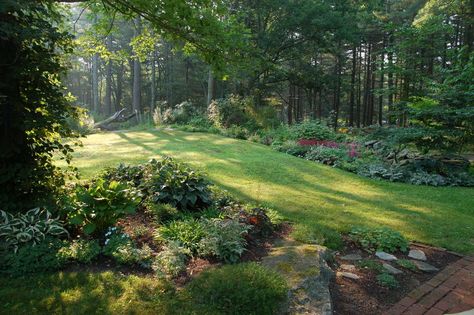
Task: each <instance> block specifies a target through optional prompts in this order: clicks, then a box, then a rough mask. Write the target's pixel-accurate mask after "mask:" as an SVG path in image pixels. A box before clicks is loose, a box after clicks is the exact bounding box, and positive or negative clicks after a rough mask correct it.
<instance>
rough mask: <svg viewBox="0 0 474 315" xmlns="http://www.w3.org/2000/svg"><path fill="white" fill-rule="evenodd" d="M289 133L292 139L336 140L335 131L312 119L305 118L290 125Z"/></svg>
mask: <svg viewBox="0 0 474 315" xmlns="http://www.w3.org/2000/svg"><path fill="white" fill-rule="evenodd" d="M290 130H291V131H290V135H291V138H292V139H293V140H300V139H317V140H336V137H337V136H336V133H335V132H334V131H333V130H332V129H331V128H329V127H328V126H326V125H324V124H322V123H320V122H318V121H314V120H307V121H304V122H302V123H299V124H295V125H293V126H291V129H290Z"/></svg>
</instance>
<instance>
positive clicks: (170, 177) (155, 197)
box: [143, 157, 212, 211]
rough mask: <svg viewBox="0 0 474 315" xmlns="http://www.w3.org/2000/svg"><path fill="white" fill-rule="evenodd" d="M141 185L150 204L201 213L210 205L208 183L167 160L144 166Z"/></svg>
mask: <svg viewBox="0 0 474 315" xmlns="http://www.w3.org/2000/svg"><path fill="white" fill-rule="evenodd" d="M143 186H144V188H145V191H146V193H147V194H148V195H149V196H150V198H151V200H152V201H153V202H155V203H168V204H171V205H172V206H175V207H176V208H178V209H179V210H191V211H193V210H201V209H204V208H206V207H208V206H210V205H211V202H212V201H211V191H210V190H209V182H208V181H207V180H206V179H205V178H204V177H203V176H202V175H201V174H199V173H197V172H195V171H193V170H191V169H189V168H188V167H186V166H185V165H184V164H182V163H179V162H176V161H175V160H173V159H172V158H169V157H166V158H164V159H163V160H161V161H157V160H151V161H150V162H149V163H148V164H147V166H146V170H145V176H144V179H143Z"/></svg>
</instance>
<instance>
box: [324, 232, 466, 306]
mask: <svg viewBox="0 0 474 315" xmlns="http://www.w3.org/2000/svg"><path fill="white" fill-rule="evenodd" d="M412 249H414V250H421V251H423V252H424V253H425V255H426V262H427V263H429V264H430V265H432V266H434V267H435V268H437V269H438V271H433V272H423V271H420V270H418V269H417V270H410V269H408V268H404V267H401V266H399V265H398V263H396V262H393V261H390V262H387V261H384V260H381V259H378V258H377V257H376V256H375V255H374V254H371V253H368V252H366V251H364V250H362V249H361V248H360V247H358V246H357V245H356V244H355V243H354V242H352V241H351V240H350V239H349V238H344V248H343V249H342V250H341V251H339V252H337V253H336V255H335V256H334V257H335V259H334V261H332V262H331V267H332V268H333V270H335V271H336V272H337V274H338V275H337V276H336V277H335V278H334V279H333V281H332V282H331V284H330V291H331V297H332V302H333V307H334V314H371V315H373V314H382V313H384V312H386V311H387V310H388V309H390V307H391V306H392V305H394V304H395V303H397V302H398V301H399V300H401V299H402V298H403V297H404V296H406V295H407V294H408V293H409V292H411V291H412V290H413V289H415V288H417V287H419V286H420V285H421V284H422V283H424V282H426V281H428V280H429V279H431V278H432V277H434V276H435V275H436V274H437V273H438V272H439V271H441V270H443V269H444V268H445V267H446V266H448V265H449V264H451V263H453V262H455V261H457V260H458V259H460V255H458V254H455V253H452V252H449V251H447V250H444V249H442V248H434V247H429V246H424V245H421V244H410V250H412ZM347 255H360V256H361V257H362V259H360V260H352V261H351V260H346V259H344V258H345V257H347ZM394 256H396V257H397V258H398V260H403V261H415V260H414V259H412V258H410V257H408V252H406V253H403V252H400V251H398V252H396V253H394ZM382 263H388V264H390V265H392V266H393V267H395V268H397V269H399V270H400V271H402V272H403V273H401V274H396V275H393V277H394V278H395V280H396V282H397V283H398V285H397V286H396V287H392V288H390V287H387V286H386V285H385V286H384V285H381V284H380V282H379V281H378V280H377V276H378V275H379V274H380V273H381V272H383V270H384V269H383V267H382ZM347 265H353V266H355V269H353V270H350V271H348V270H347V269H348V267H347ZM377 266H378V267H377ZM343 272H349V273H350V274H354V275H356V276H357V277H359V279H351V278H348V277H346V276H342V273H343Z"/></svg>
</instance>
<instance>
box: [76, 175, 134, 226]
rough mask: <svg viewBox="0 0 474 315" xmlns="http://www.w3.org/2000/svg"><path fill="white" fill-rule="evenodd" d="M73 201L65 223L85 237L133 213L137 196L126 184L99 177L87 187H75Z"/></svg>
mask: <svg viewBox="0 0 474 315" xmlns="http://www.w3.org/2000/svg"><path fill="white" fill-rule="evenodd" d="M77 200H78V204H77V206H76V207H75V209H74V211H71V212H69V213H68V220H69V222H70V223H71V224H74V225H78V226H80V227H81V228H82V229H83V231H84V233H86V234H92V233H95V234H99V233H102V232H104V231H105V230H106V229H107V228H108V227H110V226H112V225H114V224H115V223H116V222H117V221H118V219H120V218H121V217H123V216H124V215H126V214H130V213H134V212H135V210H136V208H137V206H138V204H139V203H140V201H141V197H140V194H139V192H138V191H137V190H136V189H135V188H133V187H132V186H130V185H127V184H125V183H120V182H117V181H110V182H108V181H106V180H104V179H102V178H99V179H97V180H96V181H93V182H92V183H90V185H89V187H86V186H85V187H79V188H78V190H77Z"/></svg>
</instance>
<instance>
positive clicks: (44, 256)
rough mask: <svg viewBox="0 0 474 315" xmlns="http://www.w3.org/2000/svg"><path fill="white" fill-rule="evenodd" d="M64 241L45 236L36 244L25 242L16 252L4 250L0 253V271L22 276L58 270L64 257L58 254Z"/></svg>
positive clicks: (64, 260)
mask: <svg viewBox="0 0 474 315" xmlns="http://www.w3.org/2000/svg"><path fill="white" fill-rule="evenodd" d="M63 246H65V245H64V242H63V241H61V240H59V239H57V238H52V237H47V238H45V239H44V240H43V241H41V242H40V243H37V244H33V243H25V244H23V245H22V246H20V247H18V250H17V252H16V253H14V252H6V253H3V254H2V255H0V266H2V268H0V273H5V274H9V275H13V276H22V275H25V274H32V273H37V272H45V271H53V270H58V269H60V268H61V267H63V266H64V264H65V263H66V259H65V258H64V257H63V256H62V255H60V254H59V251H60V250H61V248H62V247H63Z"/></svg>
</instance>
